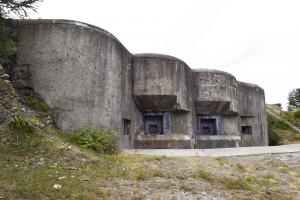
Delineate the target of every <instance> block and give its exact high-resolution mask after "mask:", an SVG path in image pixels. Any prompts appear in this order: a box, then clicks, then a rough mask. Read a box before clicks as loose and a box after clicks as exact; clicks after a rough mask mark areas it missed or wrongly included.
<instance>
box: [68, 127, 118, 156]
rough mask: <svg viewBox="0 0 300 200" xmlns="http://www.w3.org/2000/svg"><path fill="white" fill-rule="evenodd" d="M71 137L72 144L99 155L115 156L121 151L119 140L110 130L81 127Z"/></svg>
mask: <svg viewBox="0 0 300 200" xmlns="http://www.w3.org/2000/svg"><path fill="white" fill-rule="evenodd" d="M69 137H70V141H71V142H72V143H74V144H76V145H78V146H80V147H82V148H85V149H90V150H93V151H95V152H97V153H99V154H114V153H117V152H118V151H119V147H118V146H119V145H118V141H119V138H118V136H117V135H116V134H115V133H113V132H112V131H109V130H105V129H91V128H87V127H81V128H79V129H76V130H74V131H72V132H71V133H70V134H69Z"/></svg>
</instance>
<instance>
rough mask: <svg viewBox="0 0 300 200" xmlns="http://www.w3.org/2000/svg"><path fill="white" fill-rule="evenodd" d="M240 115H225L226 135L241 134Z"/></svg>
mask: <svg viewBox="0 0 300 200" xmlns="http://www.w3.org/2000/svg"><path fill="white" fill-rule="evenodd" d="M238 118H239V117H238V116H225V117H224V135H239V134H240V127H239V120H238Z"/></svg>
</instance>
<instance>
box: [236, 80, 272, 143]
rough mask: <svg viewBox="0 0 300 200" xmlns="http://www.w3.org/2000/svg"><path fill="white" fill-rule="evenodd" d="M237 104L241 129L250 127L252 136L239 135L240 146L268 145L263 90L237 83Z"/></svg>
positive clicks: (255, 86) (251, 85) (252, 85)
mask: <svg viewBox="0 0 300 200" xmlns="http://www.w3.org/2000/svg"><path fill="white" fill-rule="evenodd" d="M238 102H239V106H238V111H239V115H240V117H241V127H242V126H251V127H252V134H250V135H249V134H241V138H242V141H241V143H242V145H243V146H263V145H268V130H267V114H266V105H265V94H264V90H263V89H262V88H261V87H259V86H257V85H254V84H250V83H244V82H239V83H238Z"/></svg>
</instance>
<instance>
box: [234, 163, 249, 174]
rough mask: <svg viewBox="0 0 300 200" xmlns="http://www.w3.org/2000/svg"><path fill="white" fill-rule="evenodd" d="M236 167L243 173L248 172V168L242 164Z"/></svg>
mask: <svg viewBox="0 0 300 200" xmlns="http://www.w3.org/2000/svg"><path fill="white" fill-rule="evenodd" d="M234 166H235V168H236V169H238V170H239V171H241V172H246V171H247V169H246V167H245V166H244V165H242V164H240V163H237V164H235V165H234Z"/></svg>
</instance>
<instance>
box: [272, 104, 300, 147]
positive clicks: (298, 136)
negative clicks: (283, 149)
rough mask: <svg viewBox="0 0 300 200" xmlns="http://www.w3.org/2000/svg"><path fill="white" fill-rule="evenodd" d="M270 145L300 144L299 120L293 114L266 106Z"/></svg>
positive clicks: (276, 107) (274, 106) (275, 107)
mask: <svg viewBox="0 0 300 200" xmlns="http://www.w3.org/2000/svg"><path fill="white" fill-rule="evenodd" d="M267 113H268V133H269V143H270V145H280V144H293V143H300V118H297V117H295V116H294V112H288V111H282V110H281V108H280V107H278V106H276V105H267Z"/></svg>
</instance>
